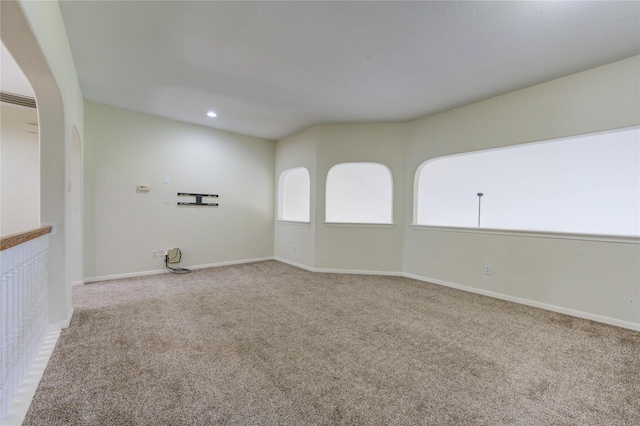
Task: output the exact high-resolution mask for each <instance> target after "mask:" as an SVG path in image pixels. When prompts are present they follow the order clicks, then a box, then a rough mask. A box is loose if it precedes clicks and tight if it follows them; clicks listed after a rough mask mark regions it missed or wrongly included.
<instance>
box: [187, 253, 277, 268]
mask: <svg viewBox="0 0 640 426" xmlns="http://www.w3.org/2000/svg"><path fill="white" fill-rule="evenodd" d="M267 260H273V257H272V256H271V257H257V258H254V259H242V260H231V261H228V262H217V263H207V264H205V265H195V266H188V268H189V269H206V268H217V267H219V266H229V265H241V264H243V263H255V262H265V261H267Z"/></svg>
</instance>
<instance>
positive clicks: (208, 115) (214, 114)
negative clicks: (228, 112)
mask: <svg viewBox="0 0 640 426" xmlns="http://www.w3.org/2000/svg"><path fill="white" fill-rule="evenodd" d="M217 116H218V114H216V113H215V112H213V111H209V112H208V113H207V117H211V118H213V117H217Z"/></svg>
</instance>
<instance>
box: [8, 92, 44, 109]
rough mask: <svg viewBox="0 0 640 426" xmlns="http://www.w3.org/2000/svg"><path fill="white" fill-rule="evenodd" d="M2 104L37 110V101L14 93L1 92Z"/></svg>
mask: <svg viewBox="0 0 640 426" xmlns="http://www.w3.org/2000/svg"><path fill="white" fill-rule="evenodd" d="M0 102H6V103H8V104H12V105H19V106H23V107H27V108H35V107H36V100H35V99H33V98H30V97H28V96H22V95H16V94H14V93H8V92H0Z"/></svg>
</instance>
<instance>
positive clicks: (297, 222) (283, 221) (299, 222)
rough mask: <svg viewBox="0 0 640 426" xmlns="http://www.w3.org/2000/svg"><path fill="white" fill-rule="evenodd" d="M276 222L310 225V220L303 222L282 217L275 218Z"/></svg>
mask: <svg viewBox="0 0 640 426" xmlns="http://www.w3.org/2000/svg"><path fill="white" fill-rule="evenodd" d="M276 223H278V224H282V225H297V226H309V225H311V222H303V221H298V220H282V219H276Z"/></svg>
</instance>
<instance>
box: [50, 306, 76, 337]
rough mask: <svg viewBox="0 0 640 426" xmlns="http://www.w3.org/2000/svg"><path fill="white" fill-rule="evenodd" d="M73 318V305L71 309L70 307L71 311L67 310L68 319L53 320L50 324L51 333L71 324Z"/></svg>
mask: <svg viewBox="0 0 640 426" xmlns="http://www.w3.org/2000/svg"><path fill="white" fill-rule="evenodd" d="M71 318H73V307H71V309H69V312H67V318H66V319H64V320H62V321H58V322H52V323H50V324H49V328H48V330H49V333H53V332H56V331H60V330H64V329H65V328H68V327H69V325H70V324H71Z"/></svg>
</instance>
